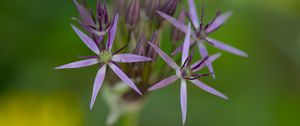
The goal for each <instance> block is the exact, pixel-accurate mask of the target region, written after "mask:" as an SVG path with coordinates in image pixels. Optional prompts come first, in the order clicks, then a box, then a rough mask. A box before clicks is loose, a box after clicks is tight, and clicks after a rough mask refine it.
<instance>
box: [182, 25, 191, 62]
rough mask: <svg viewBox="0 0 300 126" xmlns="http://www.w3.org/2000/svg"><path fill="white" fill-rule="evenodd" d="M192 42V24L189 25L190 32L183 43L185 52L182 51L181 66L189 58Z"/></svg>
mask: <svg viewBox="0 0 300 126" xmlns="http://www.w3.org/2000/svg"><path fill="white" fill-rule="evenodd" d="M190 41H191V24H189V25H188V30H187V33H186V36H185V39H184V42H183V51H182V56H181V65H183V64H184V61H185V60H186V59H187V58H188V56H189V51H190Z"/></svg>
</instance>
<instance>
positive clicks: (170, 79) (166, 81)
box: [148, 75, 178, 91]
mask: <svg viewBox="0 0 300 126" xmlns="http://www.w3.org/2000/svg"><path fill="white" fill-rule="evenodd" d="M177 79H178V77H177V76H176V75H174V76H170V77H168V78H165V79H163V80H162V81H160V82H158V83H156V84H154V85H153V86H151V87H150V88H149V89H148V91H153V90H157V89H160V88H163V87H166V86H168V85H170V84H171V83H173V82H174V81H176V80H177Z"/></svg>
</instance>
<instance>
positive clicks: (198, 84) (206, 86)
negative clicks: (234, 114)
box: [190, 80, 228, 99]
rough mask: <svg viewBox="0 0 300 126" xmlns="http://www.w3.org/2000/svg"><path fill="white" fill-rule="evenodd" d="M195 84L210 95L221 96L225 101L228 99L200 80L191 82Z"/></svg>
mask: <svg viewBox="0 0 300 126" xmlns="http://www.w3.org/2000/svg"><path fill="white" fill-rule="evenodd" d="M190 81H191V82H192V83H193V84H195V85H196V86H198V87H199V88H201V89H203V90H204V91H207V92H208V93H211V94H213V95H216V96H219V97H221V98H223V99H228V98H227V96H225V95H224V94H222V93H220V92H219V91H217V90H215V89H213V88H212V87H210V86H208V85H206V84H204V83H203V82H201V81H199V80H190Z"/></svg>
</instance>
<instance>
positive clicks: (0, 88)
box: [0, 0, 300, 126]
mask: <svg viewBox="0 0 300 126" xmlns="http://www.w3.org/2000/svg"><path fill="white" fill-rule="evenodd" d="M90 1H91V3H93V1H94V0H90ZM197 2H198V4H197V5H200V4H199V3H200V2H199V1H197ZM93 7H94V6H93ZM186 7H187V6H186ZM217 9H220V10H223V11H226V10H232V11H233V12H234V15H233V16H232V17H231V18H230V20H229V21H228V22H227V23H226V25H224V27H222V28H221V29H219V30H218V31H217V32H216V33H214V34H213V36H214V37H215V38H218V39H219V40H222V41H224V42H227V43H230V44H231V45H234V46H235V47H238V48H240V49H242V50H244V51H246V52H248V53H249V55H250V57H249V58H241V57H238V56H234V55H231V54H228V53H226V52H223V53H222V54H223V56H222V57H221V58H220V59H219V60H218V61H217V62H215V63H214V66H215V70H216V73H217V79H216V80H212V79H210V78H207V79H204V80H203V81H205V82H206V83H208V84H210V85H212V86H213V87H215V88H216V89H218V90H219V91H221V92H223V93H224V94H226V95H227V96H229V98H230V99H229V100H228V101H224V100H222V99H219V98H217V97H215V96H213V95H210V94H208V93H206V92H204V91H202V90H200V89H198V88H196V87H195V86H193V85H188V115H187V122H186V125H187V126H200V125H202V126H220V125H222V126H299V125H300V108H299V106H300V56H299V55H300V1H299V0H207V1H206V10H207V11H206V12H207V15H209V16H208V17H209V18H212V17H213V14H214V13H215V11H216V10H217ZM74 16H78V13H77V11H76V8H75V7H74V5H73V3H72V1H71V0H0V126H103V125H104V122H105V119H106V115H107V114H108V107H107V105H106V104H105V102H104V100H103V98H102V97H99V98H98V99H97V102H96V105H95V108H94V110H93V111H90V110H89V100H90V95H91V89H92V83H93V80H94V76H95V73H96V69H95V67H88V68H84V69H73V70H64V71H55V70H54V69H53V68H54V67H55V66H58V65H61V64H64V63H68V62H70V61H74V60H76V59H77V56H78V55H80V54H81V55H85V54H90V52H89V50H88V49H87V48H86V47H85V46H84V45H83V44H82V42H80V40H79V38H78V37H77V36H76V35H75V34H74V32H73V31H72V30H71V28H70V22H71V17H74ZM166 27H170V25H166ZM166 33H168V32H166ZM162 46H163V47H166V43H162ZM165 49H166V50H167V48H165ZM209 49H210V51H211V52H217V50H215V49H213V48H209ZM139 124H140V125H141V126H153V125H155V126H176V125H180V124H181V114H180V106H179V85H172V86H170V87H167V88H164V89H162V90H160V91H156V92H153V93H151V95H149V97H148V100H147V101H146V104H145V107H144V108H143V110H142V113H141V117H140V123H139Z"/></svg>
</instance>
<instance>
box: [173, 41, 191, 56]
mask: <svg viewBox="0 0 300 126" xmlns="http://www.w3.org/2000/svg"><path fill="white" fill-rule="evenodd" d="M194 43H195V41H191V43H190V45H193V44H194ZM182 50H183V44H182V45H180V46H179V47H178V48H176V49H175V50H174V51H173V52H172V53H171V55H172V56H173V55H175V54H177V53H179V52H181V51H182Z"/></svg>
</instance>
